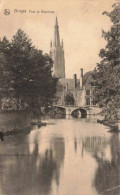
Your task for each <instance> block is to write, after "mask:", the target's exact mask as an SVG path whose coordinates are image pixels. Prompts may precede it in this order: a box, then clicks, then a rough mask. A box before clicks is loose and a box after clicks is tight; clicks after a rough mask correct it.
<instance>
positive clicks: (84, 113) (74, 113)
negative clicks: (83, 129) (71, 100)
mask: <svg viewBox="0 0 120 195" xmlns="http://www.w3.org/2000/svg"><path fill="white" fill-rule="evenodd" d="M71 115H72V116H73V117H79V118H86V116H87V111H86V110H85V109H83V108H76V109H74V110H73V111H72V112H71Z"/></svg>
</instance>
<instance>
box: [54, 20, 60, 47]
mask: <svg viewBox="0 0 120 195" xmlns="http://www.w3.org/2000/svg"><path fill="white" fill-rule="evenodd" d="M54 46H55V47H59V46H60V36H59V26H58V20H57V17H56V23H55V32H54Z"/></svg>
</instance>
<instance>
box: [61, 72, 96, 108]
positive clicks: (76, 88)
mask: <svg viewBox="0 0 120 195" xmlns="http://www.w3.org/2000/svg"><path fill="white" fill-rule="evenodd" d="M93 73H94V71H90V72H87V73H85V74H83V69H81V70H80V77H79V79H77V75H76V74H74V76H73V79H64V78H61V79H59V82H60V83H61V85H62V86H63V91H62V93H61V92H60V93H59V92H58V93H59V95H58V96H59V97H60V98H59V100H58V104H59V105H75V106H81V107H90V106H96V103H95V80H94V79H93V76H92V75H93ZM67 96H69V97H71V100H72V99H74V100H73V101H70V100H69V101H68V102H66V101H65V99H66V98H65V97H67ZM69 99H70V98H69Z"/></svg>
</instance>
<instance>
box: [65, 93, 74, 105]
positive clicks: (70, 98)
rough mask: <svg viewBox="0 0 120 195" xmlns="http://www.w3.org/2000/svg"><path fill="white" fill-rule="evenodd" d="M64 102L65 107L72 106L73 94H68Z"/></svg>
mask: <svg viewBox="0 0 120 195" xmlns="http://www.w3.org/2000/svg"><path fill="white" fill-rule="evenodd" d="M64 101H65V105H74V103H75V100H74V97H73V94H72V93H68V94H67V95H66V96H65V98H64Z"/></svg>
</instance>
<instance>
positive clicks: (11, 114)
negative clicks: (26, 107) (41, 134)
mask: <svg viewBox="0 0 120 195" xmlns="http://www.w3.org/2000/svg"><path fill="white" fill-rule="evenodd" d="M28 128H31V113H30V111H20V110H15V111H14V110H6V111H5V110H4V111H0V132H9V131H23V130H25V129H28Z"/></svg>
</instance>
